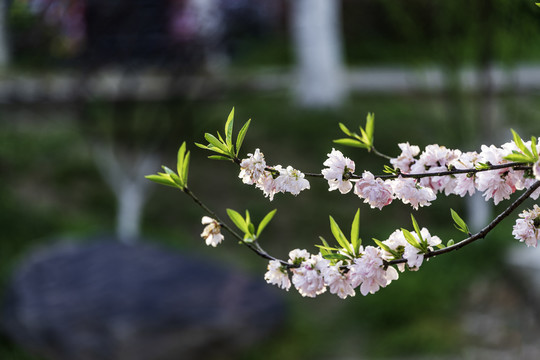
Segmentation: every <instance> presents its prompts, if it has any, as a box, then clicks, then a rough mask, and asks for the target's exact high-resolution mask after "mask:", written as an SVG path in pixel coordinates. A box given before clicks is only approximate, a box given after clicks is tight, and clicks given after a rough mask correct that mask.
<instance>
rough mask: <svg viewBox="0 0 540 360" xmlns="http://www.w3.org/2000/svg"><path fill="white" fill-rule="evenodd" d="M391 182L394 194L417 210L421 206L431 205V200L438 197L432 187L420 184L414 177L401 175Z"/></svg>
mask: <svg viewBox="0 0 540 360" xmlns="http://www.w3.org/2000/svg"><path fill="white" fill-rule="evenodd" d="M390 184H391V186H392V191H393V192H394V196H395V197H396V198H398V199H400V200H401V201H403V203H404V204H411V205H412V207H413V208H414V209H415V210H418V207H419V206H429V205H431V201H433V200H435V199H436V198H437V196H435V193H434V192H433V190H432V189H430V188H426V187H422V186H420V185H418V184H417V183H416V180H414V179H412V178H402V177H401V176H400V177H398V178H397V179H394V180H391V181H390Z"/></svg>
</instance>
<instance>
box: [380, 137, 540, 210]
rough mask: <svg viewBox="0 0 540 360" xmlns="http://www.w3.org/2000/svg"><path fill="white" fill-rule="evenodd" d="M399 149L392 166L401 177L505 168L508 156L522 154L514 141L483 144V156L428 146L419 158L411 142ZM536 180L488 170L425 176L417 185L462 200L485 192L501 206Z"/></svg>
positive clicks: (509, 171)
mask: <svg viewBox="0 0 540 360" xmlns="http://www.w3.org/2000/svg"><path fill="white" fill-rule="evenodd" d="M399 146H400V148H401V150H402V153H401V154H400V156H398V157H397V158H395V159H392V160H390V163H391V164H392V165H394V167H395V169H397V170H399V172H400V173H402V174H424V173H427V174H429V173H440V172H447V171H452V170H456V169H457V170H464V169H477V168H481V167H482V166H488V167H493V166H497V165H505V164H510V163H511V161H509V160H506V159H505V157H506V156H508V155H511V154H513V153H514V152H519V148H518V146H517V145H516V144H515V143H514V142H513V141H511V142H508V143H505V144H503V145H502V146H501V147H496V146H494V145H491V146H486V145H482V147H481V152H480V153H477V152H461V151H460V150H451V149H447V148H446V147H444V146H439V145H428V146H426V148H425V150H424V151H423V152H422V153H421V154H420V156H419V157H418V158H416V156H417V155H418V154H419V148H418V147H417V146H411V145H409V144H408V143H406V144H399ZM525 146H527V147H528V148H530V147H531V143H530V142H526V143H525ZM537 149H538V150H540V146H537ZM537 166H540V162H537V163H536V164H535V167H537ZM536 180H540V176H538V172H534V173H533V175H532V176H529V174H526V172H525V170H516V169H514V168H512V167H503V168H501V169H490V170H489V171H479V172H474V171H471V172H466V173H461V174H452V175H446V176H430V177H422V178H420V179H419V180H417V182H418V184H419V185H420V186H423V187H425V188H429V189H431V190H433V192H434V193H437V192H444V194H445V195H450V194H455V195H459V196H462V197H463V196H465V195H466V194H469V195H472V194H474V193H475V192H476V191H480V192H483V196H484V198H485V199H486V201H487V200H489V199H493V202H494V203H495V204H498V203H499V202H501V201H502V200H507V199H509V198H510V195H512V194H513V193H514V192H515V191H516V190H523V189H526V188H528V187H529V186H531V185H532V184H533V183H534V182H535V181H536ZM538 196H540V190H539V191H536V192H534V193H533V194H532V195H531V198H533V199H537V198H538Z"/></svg>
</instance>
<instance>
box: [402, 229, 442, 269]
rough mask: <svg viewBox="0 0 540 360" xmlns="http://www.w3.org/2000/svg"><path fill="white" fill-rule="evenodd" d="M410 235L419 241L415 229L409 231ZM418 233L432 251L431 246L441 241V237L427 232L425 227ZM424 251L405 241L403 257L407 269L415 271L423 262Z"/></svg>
mask: <svg viewBox="0 0 540 360" xmlns="http://www.w3.org/2000/svg"><path fill="white" fill-rule="evenodd" d="M411 234H412V236H414V238H415V239H416V240H417V241H418V242H419V243H420V242H421V240H420V236H418V234H417V233H416V232H415V231H412V232H411ZM420 234H421V235H422V239H423V240H424V241H425V242H426V243H427V245H428V246H427V248H428V251H433V247H434V246H437V245H439V244H441V243H442V241H441V239H440V238H439V237H438V236H432V235H431V234H430V233H429V230H428V229H426V228H422V229H421V230H420ZM424 255H425V254H424V253H423V252H422V250H420V249H418V248H416V247H414V246H412V245H411V244H409V243H407V245H405V251H404V252H403V258H404V259H406V260H407V266H408V267H409V270H412V271H416V270H418V268H420V266H421V265H422V263H423V262H424Z"/></svg>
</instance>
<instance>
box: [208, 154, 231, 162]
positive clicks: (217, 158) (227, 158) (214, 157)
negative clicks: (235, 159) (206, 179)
mask: <svg viewBox="0 0 540 360" xmlns="http://www.w3.org/2000/svg"><path fill="white" fill-rule="evenodd" d="M208 158H209V159H212V160H227V161H231V158H229V157H226V156H221V155H210V156H209V157H208Z"/></svg>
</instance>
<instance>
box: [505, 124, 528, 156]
mask: <svg viewBox="0 0 540 360" xmlns="http://www.w3.org/2000/svg"><path fill="white" fill-rule="evenodd" d="M510 130H511V131H512V135H513V137H514V142H515V143H516V145H517V147H518V148H519V150H521V152H523V153H524V154H525V155H527V156H528V157H529V158H533V154H532V153H531V152H530V151H529V149H527V147H526V146H525V144H524V143H523V140H521V137H520V136H519V135H518V133H517V132H515V131H514V129H510Z"/></svg>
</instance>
